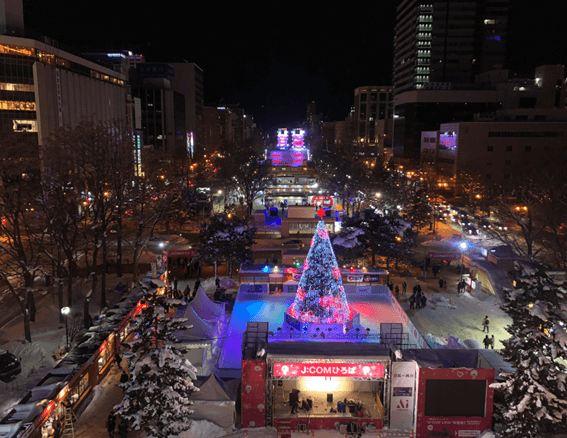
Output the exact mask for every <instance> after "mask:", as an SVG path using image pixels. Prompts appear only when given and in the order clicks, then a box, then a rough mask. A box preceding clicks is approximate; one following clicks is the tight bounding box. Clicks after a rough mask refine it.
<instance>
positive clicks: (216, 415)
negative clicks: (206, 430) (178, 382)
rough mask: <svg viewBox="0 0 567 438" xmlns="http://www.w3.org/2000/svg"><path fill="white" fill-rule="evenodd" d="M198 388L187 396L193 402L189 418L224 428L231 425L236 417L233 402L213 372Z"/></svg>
mask: <svg viewBox="0 0 567 438" xmlns="http://www.w3.org/2000/svg"><path fill="white" fill-rule="evenodd" d="M199 389H200V390H199V391H195V392H193V393H192V394H191V395H190V396H189V400H191V401H192V402H193V403H194V404H193V406H192V407H191V409H193V410H194V411H195V412H193V413H192V414H191V419H192V420H207V421H210V422H212V423H215V424H217V425H218V426H220V427H222V428H225V429H226V428H229V427H232V426H233V425H234V421H235V418H236V406H235V402H234V401H233V400H231V399H230V397H229V396H228V394H227V393H226V391H225V390H224V388H223V387H222V385H221V384H220V382H219V380H218V378H217V377H216V376H215V374H214V373H213V374H211V375H210V376H209V378H208V379H207V380H206V381H205V382H204V383H203V384H202V385H201V386H200V387H199Z"/></svg>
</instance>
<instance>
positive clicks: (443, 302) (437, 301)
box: [429, 293, 472, 309]
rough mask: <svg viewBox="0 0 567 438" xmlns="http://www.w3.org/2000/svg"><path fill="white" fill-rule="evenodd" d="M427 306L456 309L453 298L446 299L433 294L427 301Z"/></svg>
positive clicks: (440, 295)
mask: <svg viewBox="0 0 567 438" xmlns="http://www.w3.org/2000/svg"><path fill="white" fill-rule="evenodd" d="M469 296H470V295H469ZM471 298H472V297H471ZM429 304H430V305H433V306H439V307H448V308H449V309H455V308H456V307H457V305H456V304H455V301H454V300H453V298H451V297H449V298H447V297H446V296H444V295H442V294H440V293H436V294H434V295H433V296H432V297H431V298H430V299H429Z"/></svg>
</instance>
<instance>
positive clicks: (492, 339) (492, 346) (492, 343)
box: [487, 335, 495, 350]
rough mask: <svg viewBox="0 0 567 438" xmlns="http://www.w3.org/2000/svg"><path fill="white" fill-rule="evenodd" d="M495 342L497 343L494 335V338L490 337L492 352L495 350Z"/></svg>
mask: <svg viewBox="0 0 567 438" xmlns="http://www.w3.org/2000/svg"><path fill="white" fill-rule="evenodd" d="M487 336H488V335H487ZM494 342H495V341H494V335H492V336H491V337H490V348H491V349H492V350H494Z"/></svg>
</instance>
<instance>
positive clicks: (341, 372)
mask: <svg viewBox="0 0 567 438" xmlns="http://www.w3.org/2000/svg"><path fill="white" fill-rule="evenodd" d="M274 376H275V377H368V378H382V377H384V364H381V363H275V364H274Z"/></svg>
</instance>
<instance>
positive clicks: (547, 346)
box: [493, 265, 567, 438]
mask: <svg viewBox="0 0 567 438" xmlns="http://www.w3.org/2000/svg"><path fill="white" fill-rule="evenodd" d="M516 281H517V288H516V289H515V290H513V291H510V290H506V291H505V294H504V303H503V305H502V309H503V310H504V311H506V312H507V313H508V315H510V317H511V318H512V324H511V325H510V326H508V327H507V328H506V330H507V331H508V333H510V335H511V338H510V339H508V340H506V341H503V342H502V343H503V344H504V349H503V350H502V352H501V354H502V356H503V357H504V359H505V360H506V361H508V362H509V363H511V365H512V366H513V368H514V371H513V372H511V373H501V374H500V377H501V378H502V379H503V381H502V382H499V383H495V384H493V387H494V388H495V389H497V390H500V391H502V392H503V394H504V405H503V406H498V405H497V406H496V407H497V410H498V411H500V413H501V415H502V422H503V428H504V429H503V431H502V434H503V436H506V437H509V438H535V437H539V436H541V433H543V432H552V431H554V430H555V429H557V427H558V426H560V425H565V424H567V369H566V367H565V360H566V359H567V333H566V331H565V320H566V317H567V305H566V304H565V303H566V301H565V298H566V295H567V294H566V289H565V286H566V284H565V283H564V282H562V281H561V282H558V281H555V280H553V279H552V278H550V277H549V276H548V275H547V274H546V273H545V271H544V270H543V269H540V268H535V269H534V268H532V267H528V266H527V265H525V266H521V265H518V276H517V279H516Z"/></svg>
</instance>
